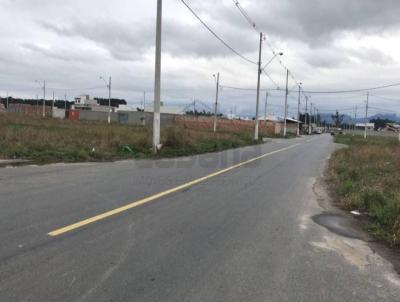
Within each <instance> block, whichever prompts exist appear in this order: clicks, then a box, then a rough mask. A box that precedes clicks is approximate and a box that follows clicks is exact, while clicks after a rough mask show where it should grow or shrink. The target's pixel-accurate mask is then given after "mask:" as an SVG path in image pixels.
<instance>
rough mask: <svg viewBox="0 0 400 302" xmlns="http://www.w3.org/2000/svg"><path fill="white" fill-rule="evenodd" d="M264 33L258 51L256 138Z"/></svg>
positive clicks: (256, 133) (255, 135) (261, 35)
mask: <svg viewBox="0 0 400 302" xmlns="http://www.w3.org/2000/svg"><path fill="white" fill-rule="evenodd" d="M262 39H263V33H262V32H260V47H259V51H258V73H257V99H256V125H255V128H254V140H256V141H257V140H258V107H259V104H260V80H261V50H262Z"/></svg>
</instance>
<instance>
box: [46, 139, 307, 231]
mask: <svg viewBox="0 0 400 302" xmlns="http://www.w3.org/2000/svg"><path fill="white" fill-rule="evenodd" d="M300 144H301V143H298V144H295V145H292V146H289V147H286V148H282V149H279V150H276V151H272V152H269V153H265V154H263V155H261V156H258V157H254V158H251V159H249V160H246V161H244V162H241V163H238V164H236V165H233V166H230V167H228V168H225V169H222V170H219V171H217V172H214V173H211V174H209V175H206V176H203V177H200V178H197V179H195V180H192V181H190V182H187V183H184V184H182V185H180V186H177V187H175V188H172V189H169V190H166V191H163V192H160V193H157V194H155V195H152V196H149V197H146V198H143V199H140V200H137V201H134V202H132V203H129V204H127V205H124V206H122V207H119V208H116V209H114V210H111V211H108V212H105V213H102V214H99V215H96V216H93V217H90V218H87V219H84V220H81V221H78V222H76V223H73V224H70V225H67V226H65V227H62V228H60V229H57V230H54V231H51V232H49V233H48V235H49V236H52V237H55V236H59V235H62V234H65V233H67V232H70V231H73V230H76V229H79V228H81V227H84V226H86V225H88V224H91V223H94V222H97V221H99V220H103V219H106V218H108V217H110V216H114V215H116V214H120V213H122V212H125V211H127V210H130V209H133V208H136V207H138V206H141V205H143V204H146V203H149V202H151V201H154V200H156V199H159V198H161V197H164V196H167V195H170V194H172V193H175V192H178V191H181V190H183V189H186V188H188V187H191V186H194V185H196V184H198V183H201V182H203V181H205V180H208V179H210V178H213V177H216V176H218V175H221V174H224V173H226V172H229V171H231V170H233V169H237V168H239V167H241V166H243V165H247V164H249V163H251V162H254V161H256V160H259V159H262V158H264V157H267V156H270V155H272V154H275V153H279V152H283V151H286V150H289V149H292V148H294V147H297V146H298V145H300Z"/></svg>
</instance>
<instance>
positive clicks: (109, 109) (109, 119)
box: [107, 76, 111, 124]
mask: <svg viewBox="0 0 400 302" xmlns="http://www.w3.org/2000/svg"><path fill="white" fill-rule="evenodd" d="M107 121H108V123H109V124H110V123H111V76H110V77H109V78H108V117H107Z"/></svg>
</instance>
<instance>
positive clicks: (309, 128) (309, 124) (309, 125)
mask: <svg viewBox="0 0 400 302" xmlns="http://www.w3.org/2000/svg"><path fill="white" fill-rule="evenodd" d="M312 107H313V106H312V103H310V122H309V123H308V134H309V135H311V123H312V111H313V109H312Z"/></svg>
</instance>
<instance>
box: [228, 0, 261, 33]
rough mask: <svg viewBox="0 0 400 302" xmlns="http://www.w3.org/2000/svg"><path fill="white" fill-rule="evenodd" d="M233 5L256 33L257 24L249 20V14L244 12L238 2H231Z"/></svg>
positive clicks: (234, 0) (235, 0)
mask: <svg viewBox="0 0 400 302" xmlns="http://www.w3.org/2000/svg"><path fill="white" fill-rule="evenodd" d="M232 1H233V3H234V4H235V5H236V7H237V8H238V10H239V12H240V13H241V14H242V16H243V17H244V18H245V19H246V21H247V22H248V23H249V24H250V25H251V27H252V28H253V29H254V30H255V31H256V32H257V33H258V29H257V24H256V23H255V22H254V21H253V20H252V19H251V18H250V16H249V14H248V13H247V12H246V11H245V10H244V8H243V7H242V6H241V5H240V3H239V1H237V0H232Z"/></svg>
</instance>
